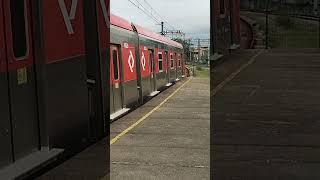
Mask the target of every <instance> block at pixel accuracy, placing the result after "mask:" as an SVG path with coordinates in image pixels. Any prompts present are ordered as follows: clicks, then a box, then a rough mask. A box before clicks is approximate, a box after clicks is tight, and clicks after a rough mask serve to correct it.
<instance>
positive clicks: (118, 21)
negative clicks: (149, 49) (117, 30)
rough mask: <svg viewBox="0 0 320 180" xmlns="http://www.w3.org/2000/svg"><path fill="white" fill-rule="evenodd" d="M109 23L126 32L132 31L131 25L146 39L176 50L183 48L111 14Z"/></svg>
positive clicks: (174, 42)
mask: <svg viewBox="0 0 320 180" xmlns="http://www.w3.org/2000/svg"><path fill="white" fill-rule="evenodd" d="M110 22H111V24H112V25H114V26H118V27H121V28H124V29H127V30H130V31H133V27H132V25H133V26H134V27H135V28H136V30H137V32H138V33H139V34H141V35H144V36H146V37H148V38H151V39H154V40H157V41H160V42H162V43H165V44H168V45H171V46H174V47H177V48H181V49H182V48H183V46H182V45H181V44H180V43H178V42H176V41H173V40H171V39H169V38H167V37H164V36H162V35H160V34H158V33H156V32H154V31H151V30H149V29H147V28H144V27H141V26H139V25H136V24H133V23H130V22H129V21H127V20H125V19H123V18H121V17H119V16H116V15H114V14H111V15H110Z"/></svg>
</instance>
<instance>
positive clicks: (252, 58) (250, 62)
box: [210, 50, 265, 96]
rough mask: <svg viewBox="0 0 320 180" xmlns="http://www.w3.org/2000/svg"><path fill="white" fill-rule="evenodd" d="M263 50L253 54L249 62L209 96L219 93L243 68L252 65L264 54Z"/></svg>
mask: <svg viewBox="0 0 320 180" xmlns="http://www.w3.org/2000/svg"><path fill="white" fill-rule="evenodd" d="M264 52H265V50H261V51H259V53H257V54H255V55H254V56H253V57H251V58H250V60H249V61H248V62H247V63H246V64H244V65H242V66H241V67H240V68H239V69H238V70H237V71H235V72H233V73H232V74H230V75H229V76H228V77H227V79H225V80H224V81H223V82H221V83H220V84H219V85H218V86H217V87H216V88H214V89H213V90H212V91H211V93H210V96H214V95H216V94H217V92H219V91H220V90H221V89H222V88H223V87H224V86H225V85H226V84H228V83H229V82H230V81H231V80H233V79H234V78H235V77H236V76H237V75H238V74H239V73H240V72H242V71H243V70H244V69H245V68H247V67H248V66H249V65H251V64H252V63H254V62H255V61H256V58H257V57H258V56H260V55H261V54H262V53H264Z"/></svg>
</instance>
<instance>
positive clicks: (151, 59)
mask: <svg viewBox="0 0 320 180" xmlns="http://www.w3.org/2000/svg"><path fill="white" fill-rule="evenodd" d="M149 64H150V86H151V88H150V89H151V92H154V91H156V74H155V65H154V53H153V51H152V50H149Z"/></svg>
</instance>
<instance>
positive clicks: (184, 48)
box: [172, 38, 190, 61]
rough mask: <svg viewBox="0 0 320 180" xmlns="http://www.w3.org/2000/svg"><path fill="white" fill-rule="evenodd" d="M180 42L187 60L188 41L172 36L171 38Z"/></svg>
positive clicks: (188, 53) (188, 51)
mask: <svg viewBox="0 0 320 180" xmlns="http://www.w3.org/2000/svg"><path fill="white" fill-rule="evenodd" d="M172 40H174V41H176V42H178V43H180V44H182V46H183V50H184V55H185V57H186V60H187V61H188V60H189V59H190V57H189V56H190V44H189V41H186V40H183V39H180V38H174V39H172Z"/></svg>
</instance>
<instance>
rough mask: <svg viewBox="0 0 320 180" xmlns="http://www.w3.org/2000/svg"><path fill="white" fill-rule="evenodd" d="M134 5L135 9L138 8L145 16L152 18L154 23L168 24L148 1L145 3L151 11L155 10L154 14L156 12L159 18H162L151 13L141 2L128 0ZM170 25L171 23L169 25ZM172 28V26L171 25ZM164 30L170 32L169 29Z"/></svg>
mask: <svg viewBox="0 0 320 180" xmlns="http://www.w3.org/2000/svg"><path fill="white" fill-rule="evenodd" d="M128 1H129V2H130V3H131V4H132V5H134V6H135V7H137V8H138V9H139V10H141V11H142V12H143V13H144V14H145V15H147V16H148V17H149V18H151V19H152V20H153V21H154V22H156V24H161V22H166V23H167V21H165V20H164V19H163V18H162V16H160V15H159V13H158V12H156V11H155V10H154V8H152V6H151V5H150V4H149V3H148V2H147V1H144V2H145V3H146V4H147V5H148V6H149V8H150V9H151V10H153V11H154V12H156V14H158V16H160V17H161V18H160V19H159V18H157V17H156V16H155V15H154V14H153V13H152V11H151V12H150V11H149V10H148V9H147V8H146V7H145V6H144V5H143V4H142V3H141V2H140V1H139V0H128ZM167 24H169V23H167ZM170 26H171V25H170ZM164 29H166V30H168V27H166V26H164Z"/></svg>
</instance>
